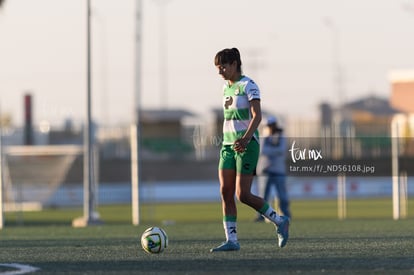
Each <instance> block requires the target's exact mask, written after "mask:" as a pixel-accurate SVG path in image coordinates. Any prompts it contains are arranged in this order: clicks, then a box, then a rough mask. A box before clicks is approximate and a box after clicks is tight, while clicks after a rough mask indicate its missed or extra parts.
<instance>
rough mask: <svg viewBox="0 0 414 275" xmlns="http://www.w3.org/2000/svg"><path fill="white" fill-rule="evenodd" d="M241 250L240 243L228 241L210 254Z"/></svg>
mask: <svg viewBox="0 0 414 275" xmlns="http://www.w3.org/2000/svg"><path fill="white" fill-rule="evenodd" d="M236 250H240V245H239V243H238V242H232V241H226V242H224V243H222V244H221V245H219V246H217V247H215V248H212V249H210V252H218V251H236Z"/></svg>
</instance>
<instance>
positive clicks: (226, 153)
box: [210, 146, 240, 252]
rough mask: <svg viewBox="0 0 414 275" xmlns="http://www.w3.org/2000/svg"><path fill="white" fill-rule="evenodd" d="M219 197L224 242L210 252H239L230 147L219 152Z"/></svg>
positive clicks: (234, 175) (232, 152)
mask: <svg viewBox="0 0 414 275" xmlns="http://www.w3.org/2000/svg"><path fill="white" fill-rule="evenodd" d="M218 174H219V180H220V195H221V204H222V211H223V227H224V232H225V235H226V241H225V242H224V243H222V244H221V245H219V246H218V247H215V248H212V249H211V250H210V251H211V252H217V251H232V250H239V249H240V245H239V243H238V240H237V207H236V202H235V200H234V194H235V182H236V170H235V162H234V151H232V150H231V148H230V147H226V146H223V148H222V150H221V152H220V163H219V172H218Z"/></svg>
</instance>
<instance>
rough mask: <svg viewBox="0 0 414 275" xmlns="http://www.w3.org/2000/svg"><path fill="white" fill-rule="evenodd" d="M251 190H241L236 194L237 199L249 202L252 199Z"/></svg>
mask: <svg viewBox="0 0 414 275" xmlns="http://www.w3.org/2000/svg"><path fill="white" fill-rule="evenodd" d="M250 195H251V194H250V192H246V191H244V190H239V191H238V192H237V194H236V197H237V199H238V200H239V201H240V202H242V203H248V202H249V201H250Z"/></svg>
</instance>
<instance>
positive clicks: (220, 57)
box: [214, 48, 242, 73]
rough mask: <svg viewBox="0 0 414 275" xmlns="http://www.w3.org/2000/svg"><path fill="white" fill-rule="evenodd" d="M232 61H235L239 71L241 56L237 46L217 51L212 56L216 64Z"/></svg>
mask: <svg viewBox="0 0 414 275" xmlns="http://www.w3.org/2000/svg"><path fill="white" fill-rule="evenodd" d="M234 61H236V62H237V71H238V72H240V73H241V65H242V62H241V58H240V52H239V50H238V49H237V48H231V49H224V50H221V51H219V52H218V53H217V54H216V57H215V58H214V64H215V65H216V66H218V65H222V64H232V63H233V62H234Z"/></svg>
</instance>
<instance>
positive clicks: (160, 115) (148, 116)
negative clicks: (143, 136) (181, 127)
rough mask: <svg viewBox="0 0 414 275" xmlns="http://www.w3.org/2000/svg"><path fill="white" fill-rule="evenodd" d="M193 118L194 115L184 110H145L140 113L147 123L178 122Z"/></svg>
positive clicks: (142, 119)
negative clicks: (185, 118)
mask: <svg viewBox="0 0 414 275" xmlns="http://www.w3.org/2000/svg"><path fill="white" fill-rule="evenodd" d="M191 116H194V113H192V112H189V111H187V110H184V109H166V110H161V109H145V110H141V113H140V119H141V121H145V122H160V121H164V122H166V121H178V120H181V119H183V118H184V117H191Z"/></svg>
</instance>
